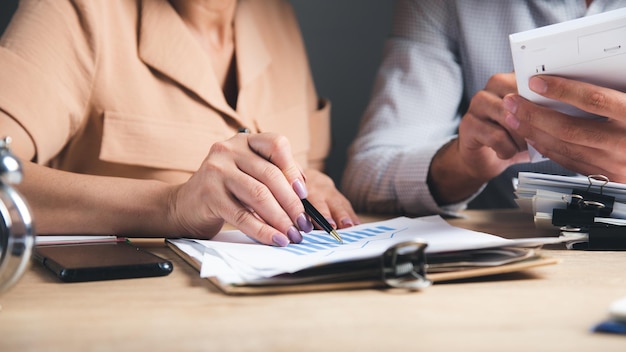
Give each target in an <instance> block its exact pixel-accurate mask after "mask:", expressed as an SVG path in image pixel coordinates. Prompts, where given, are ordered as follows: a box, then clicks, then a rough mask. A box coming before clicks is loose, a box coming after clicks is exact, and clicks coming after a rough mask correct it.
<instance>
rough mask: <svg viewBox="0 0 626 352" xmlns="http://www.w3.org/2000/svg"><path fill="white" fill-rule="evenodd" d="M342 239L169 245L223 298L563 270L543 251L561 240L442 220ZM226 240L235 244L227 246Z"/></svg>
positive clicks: (368, 228)
mask: <svg viewBox="0 0 626 352" xmlns="http://www.w3.org/2000/svg"><path fill="white" fill-rule="evenodd" d="M421 231H424V232H423V233H420V232H421ZM340 233H341V235H342V238H343V239H344V241H346V242H347V244H346V245H333V242H334V241H332V239H331V238H330V237H329V238H328V241H327V242H325V241H323V240H321V238H323V237H322V236H327V235H326V234H325V233H312V234H305V236H304V238H305V241H303V242H307V241H308V243H302V244H291V245H289V246H288V247H286V248H278V247H271V246H265V245H261V244H256V243H254V242H253V241H250V240H248V241H246V240H245V238H244V237H243V236H244V235H243V234H241V233H240V232H238V231H235V232H232V231H231V232H227V233H223V234H220V235H218V238H217V239H215V240H213V241H199V240H188V239H180V240H168V241H167V242H168V245H169V246H170V247H171V248H172V249H173V250H174V252H175V253H177V254H178V255H180V256H181V257H182V258H183V259H184V260H185V261H187V262H188V263H189V264H191V265H192V266H193V267H194V268H196V269H197V270H198V271H199V272H200V274H201V276H202V277H204V278H206V279H208V281H209V282H210V283H211V284H213V285H214V286H215V287H217V288H218V289H219V290H220V291H221V292H223V293H225V294H233V295H238V294H270V293H291V292H308V291H322V290H344V289H362V288H401V289H408V290H420V289H424V288H426V287H428V286H429V285H430V284H431V283H433V282H443V281H452V280H458V279H465V278H473V277H480V276H490V275H496V274H502V273H509V272H515V271H520V270H526V269H529V268H533V267H537V266H542V265H548V264H556V263H557V260H555V259H552V258H546V257H544V256H542V255H541V253H540V251H539V249H540V247H541V246H542V245H543V244H545V243H555V242H559V241H560V240H559V239H558V238H554V237H552V238H534V239H523V240H506V239H504V238H501V237H498V236H493V235H488V234H483V233H478V232H474V231H470V230H464V229H460V228H456V227H453V226H450V225H449V224H447V223H446V222H445V221H444V220H443V219H441V218H440V217H430V218H428V219H408V218H396V219H392V220H389V221H385V222H378V223H372V224H364V225H360V226H357V227H354V228H351V229H346V230H340ZM359 236H361V237H362V238H359ZM226 239H229V240H231V241H233V242H234V243H225V242H222V241H224V240H226ZM350 241H352V243H350ZM290 246H291V247H292V248H289V247H290ZM302 253H304V254H302ZM276 266H279V267H280V268H279V269H277V268H276Z"/></svg>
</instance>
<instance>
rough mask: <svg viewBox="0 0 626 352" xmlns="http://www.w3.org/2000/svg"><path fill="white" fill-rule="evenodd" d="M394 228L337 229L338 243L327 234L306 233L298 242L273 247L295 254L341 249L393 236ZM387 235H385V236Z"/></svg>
mask: <svg viewBox="0 0 626 352" xmlns="http://www.w3.org/2000/svg"><path fill="white" fill-rule="evenodd" d="M395 230H396V229H394V228H391V227H388V226H377V227H374V228H365V229H359V230H348V231H346V230H340V231H337V232H338V233H339V235H340V236H341V238H342V239H343V242H344V244H339V243H337V242H336V241H335V239H334V238H332V237H331V236H330V235H328V234H323V233H319V232H318V233H308V234H304V235H303V236H302V237H303V239H302V242H301V243H298V244H293V243H292V244H289V245H288V246H287V247H275V248H276V249H278V250H281V251H286V252H289V253H292V254H295V255H310V254H314V253H319V252H324V251H333V250H336V249H341V247H342V246H345V245H349V244H356V243H359V242H362V243H365V242H367V241H368V240H371V239H376V237H384V238H389V237H393V231H395ZM385 235H387V236H385Z"/></svg>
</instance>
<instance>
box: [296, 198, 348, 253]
mask: <svg viewBox="0 0 626 352" xmlns="http://www.w3.org/2000/svg"><path fill="white" fill-rule="evenodd" d="M302 204H304V211H305V212H306V213H307V214H309V216H310V217H311V218H312V219H313V220H314V221H315V222H316V223H317V224H318V225H320V227H321V228H322V229H323V230H324V231H326V232H328V233H329V234H330V235H331V236H333V237H334V238H335V239H336V240H337V242H339V243H343V240H342V239H341V236H339V234H338V233H337V231H335V229H333V227H332V226H330V224H329V223H328V221H326V218H324V217H323V216H322V214H320V212H319V211H317V209H315V207H314V206H313V204H311V203H310V202H309V201H308V200H306V198H305V199H302Z"/></svg>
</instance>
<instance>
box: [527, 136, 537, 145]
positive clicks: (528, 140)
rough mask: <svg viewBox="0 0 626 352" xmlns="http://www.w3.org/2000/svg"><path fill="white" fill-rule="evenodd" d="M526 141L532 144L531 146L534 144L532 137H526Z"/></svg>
mask: <svg viewBox="0 0 626 352" xmlns="http://www.w3.org/2000/svg"><path fill="white" fill-rule="evenodd" d="M526 143H528V144H529V145H532V146H534V145H535V141H533V140H532V139H528V138H526Z"/></svg>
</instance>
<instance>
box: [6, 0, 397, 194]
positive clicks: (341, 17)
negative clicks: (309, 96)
mask: <svg viewBox="0 0 626 352" xmlns="http://www.w3.org/2000/svg"><path fill="white" fill-rule="evenodd" d="M17 2H18V0H0V32H2V31H3V30H4V28H5V26H6V23H7V22H8V21H9V19H10V18H11V15H12V13H13V12H14V11H15V7H16V5H17ZM291 3H292V4H293V7H294V9H295V10H296V13H297V16H298V19H299V21H300V26H301V29H302V34H303V36H304V40H305V43H306V46H307V51H308V54H309V59H310V63H311V69H312V71H313V77H314V80H315V83H316V86H317V91H318V93H319V95H320V96H323V97H327V98H330V99H331V100H332V141H333V150H332V154H331V155H330V158H329V159H328V164H327V167H328V169H327V171H328V173H329V174H330V176H331V177H332V178H333V179H334V180H335V182H337V183H338V184H339V181H340V179H341V174H342V172H343V168H344V165H345V161H346V152H347V148H348V146H349V144H350V143H351V142H352V140H353V139H354V136H355V134H356V131H357V128H358V124H359V120H360V117H361V115H362V113H363V110H364V109H365V106H366V104H367V100H368V99H369V95H370V90H371V87H372V84H373V80H374V75H375V72H376V69H377V67H378V65H379V63H380V58H381V54H382V47H383V42H384V39H385V38H386V37H387V34H388V33H389V29H390V27H391V16H392V7H393V1H392V0H291Z"/></svg>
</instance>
